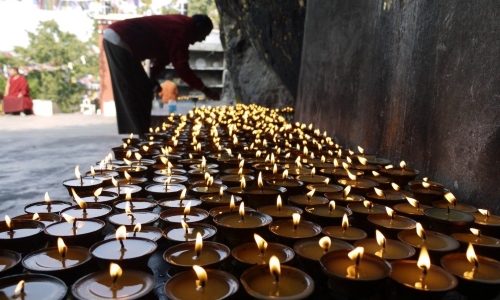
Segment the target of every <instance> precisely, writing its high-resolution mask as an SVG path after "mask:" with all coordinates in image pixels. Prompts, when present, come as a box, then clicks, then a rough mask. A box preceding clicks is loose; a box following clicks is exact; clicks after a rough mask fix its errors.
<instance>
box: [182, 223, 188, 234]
mask: <svg viewBox="0 0 500 300" xmlns="http://www.w3.org/2000/svg"><path fill="white" fill-rule="evenodd" d="M181 226H182V229H184V232H185V233H186V234H187V233H188V229H189V225H188V223H186V222H184V220H181Z"/></svg>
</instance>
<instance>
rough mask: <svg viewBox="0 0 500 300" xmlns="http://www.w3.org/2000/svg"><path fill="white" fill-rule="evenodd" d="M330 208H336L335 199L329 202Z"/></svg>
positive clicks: (332, 209)
mask: <svg viewBox="0 0 500 300" xmlns="http://www.w3.org/2000/svg"><path fill="white" fill-rule="evenodd" d="M328 209H329V210H330V212H333V211H334V210H335V201H333V200H331V201H330V202H328Z"/></svg>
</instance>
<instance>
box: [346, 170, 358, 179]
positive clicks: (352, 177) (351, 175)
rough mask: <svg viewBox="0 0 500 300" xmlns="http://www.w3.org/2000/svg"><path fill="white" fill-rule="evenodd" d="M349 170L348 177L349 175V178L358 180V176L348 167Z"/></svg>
mask: <svg viewBox="0 0 500 300" xmlns="http://www.w3.org/2000/svg"><path fill="white" fill-rule="evenodd" d="M346 171H347V177H349V179H351V180H357V179H358V176H356V175H354V174H352V173H351V172H350V171H349V170H348V169H346Z"/></svg>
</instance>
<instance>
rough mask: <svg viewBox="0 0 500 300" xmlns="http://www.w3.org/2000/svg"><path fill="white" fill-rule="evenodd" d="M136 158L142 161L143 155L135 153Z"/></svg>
mask: <svg viewBox="0 0 500 300" xmlns="http://www.w3.org/2000/svg"><path fill="white" fill-rule="evenodd" d="M134 157H135V159H137V160H141V159H142V155H141V154H140V153H139V152H136V153H134Z"/></svg>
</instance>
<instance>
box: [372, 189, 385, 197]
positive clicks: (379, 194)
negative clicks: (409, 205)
mask: <svg viewBox="0 0 500 300" xmlns="http://www.w3.org/2000/svg"><path fill="white" fill-rule="evenodd" d="M373 190H375V194H377V196H379V197H385V193H384V191H383V190H381V189H378V188H376V187H374V188H373Z"/></svg>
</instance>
